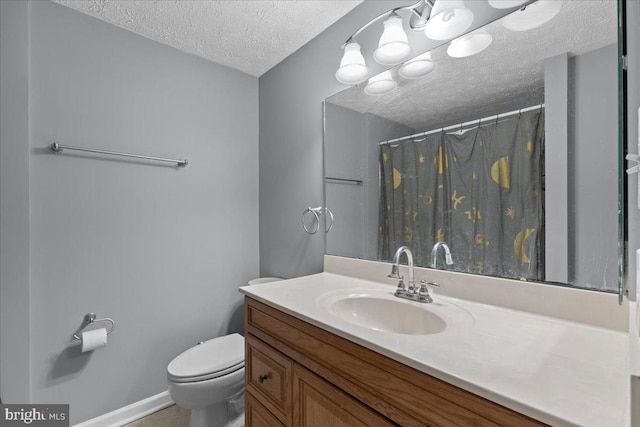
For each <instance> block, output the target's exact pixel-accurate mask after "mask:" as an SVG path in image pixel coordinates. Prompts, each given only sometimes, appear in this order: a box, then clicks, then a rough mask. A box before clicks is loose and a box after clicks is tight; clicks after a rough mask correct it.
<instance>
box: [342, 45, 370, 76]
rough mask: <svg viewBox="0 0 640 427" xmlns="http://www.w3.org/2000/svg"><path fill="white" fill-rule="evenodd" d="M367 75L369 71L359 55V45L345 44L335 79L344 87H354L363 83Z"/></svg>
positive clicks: (360, 54)
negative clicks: (344, 85)
mask: <svg viewBox="0 0 640 427" xmlns="http://www.w3.org/2000/svg"><path fill="white" fill-rule="evenodd" d="M368 75H369V69H368V68H367V65H366V64H365V62H364V57H363V56H362V53H360V45H359V44H358V43H357V42H355V41H351V42H349V43H347V45H346V46H345V47H344V55H342V60H341V61H340V68H338V71H336V79H337V80H338V81H339V82H340V83H344V84H346V85H356V84H358V83H362V82H363V81H365V80H366V79H367V76H368Z"/></svg>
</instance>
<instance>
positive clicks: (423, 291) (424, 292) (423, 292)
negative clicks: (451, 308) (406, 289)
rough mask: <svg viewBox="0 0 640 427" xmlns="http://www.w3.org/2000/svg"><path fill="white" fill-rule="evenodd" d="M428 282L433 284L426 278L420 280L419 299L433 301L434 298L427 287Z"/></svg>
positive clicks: (427, 301)
mask: <svg viewBox="0 0 640 427" xmlns="http://www.w3.org/2000/svg"><path fill="white" fill-rule="evenodd" d="M428 284H432V283H431V282H427V281H426V280H421V281H420V290H419V291H418V301H421V302H426V303H431V302H433V298H431V295H429V289H428V288H427V285H428ZM436 285H437V284H436Z"/></svg>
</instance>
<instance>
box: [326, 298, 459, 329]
mask: <svg viewBox="0 0 640 427" xmlns="http://www.w3.org/2000/svg"><path fill="white" fill-rule="evenodd" d="M329 311H331V312H332V313H333V314H334V315H336V316H338V317H341V318H342V319H344V320H346V321H347V322H351V323H354V324H356V325H358V326H363V327H366V328H369V329H376V330H378V331H384V332H393V333H396V334H410V335H417V334H420V335H423V334H424V335H426V334H437V333H438V332H442V331H443V330H444V329H445V328H446V327H447V323H446V322H445V321H444V319H443V318H441V317H440V316H438V315H437V314H435V313H432V312H431V311H429V310H426V309H424V308H421V307H415V306H413V305H409V304H406V303H405V302H403V301H400V300H398V301H394V300H389V299H382V298H375V297H367V296H362V297H352V298H344V299H339V300H337V301H335V302H334V303H333V304H332V305H331V308H330V310H329Z"/></svg>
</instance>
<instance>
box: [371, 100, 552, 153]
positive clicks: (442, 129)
mask: <svg viewBox="0 0 640 427" xmlns="http://www.w3.org/2000/svg"><path fill="white" fill-rule="evenodd" d="M539 108H544V104H538V105H533V106H531V107H527V108H522V109H520V110H514V111H509V112H508V113H501V114H496V115H495V116H489V117H485V118H482V119H480V120H478V119H476V120H470V121H468V122H464V123H460V124H457V125H451V126H447V127H444V128H439V129H434V130H430V131H427V132H420V133H416V134H413V135H408V136H403V137H400V138H396V139H390V140H388V141H382V142H380V143H379V144H378V145H385V144H391V143H394V142H402V141H405V140H407V139H413V138H418V137H421V136H427V135H431V134H433V133H438V132H444V131H447V130H452V129H461V128H463V127H465V126H469V125H479V124H480V123H481V122H488V121H492V120H497V119H501V118H504V117H508V116H513V115H514V114H520V113H525V112H527V111H532V110H537V109H539Z"/></svg>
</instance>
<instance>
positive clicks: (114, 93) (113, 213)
mask: <svg viewBox="0 0 640 427" xmlns="http://www.w3.org/2000/svg"><path fill="white" fill-rule="evenodd" d="M61 3H62V4H61ZM64 3H65V2H63V1H62V2H52V1H2V2H0V7H2V13H1V14H0V17H1V19H2V37H1V40H0V41H1V43H2V49H1V50H0V53H1V55H2V58H1V59H0V67H2V68H1V73H0V78H1V79H2V98H1V102H2V108H1V109H0V110H1V114H2V126H1V132H2V143H1V146H0V149H1V150H2V151H1V156H0V161H1V165H0V186H1V187H0V189H1V193H0V200H1V209H2V212H1V215H0V216H1V217H2V223H1V224H0V225H1V228H0V235H1V241H0V257H1V258H0V261H1V264H0V266H1V268H0V274H1V276H0V278H1V282H0V285H1V286H0V398H1V399H2V402H3V403H28V402H39V403H68V404H70V421H71V424H72V425H75V424H79V423H83V422H86V421H88V420H92V419H95V418H97V417H100V416H102V415H104V414H109V413H112V412H114V411H117V410H119V409H121V408H126V407H129V406H130V405H132V404H135V403H137V402H141V401H144V400H145V399H147V398H150V397H152V396H156V395H158V394H160V393H163V392H166V390H167V378H166V370H167V365H168V363H169V362H170V361H171V360H172V359H173V358H174V357H175V356H176V355H178V354H180V353H181V352H182V351H184V350H185V349H187V348H190V347H192V346H193V345H195V344H196V343H197V342H200V341H204V340H208V339H211V338H215V337H218V336H222V335H226V334H230V333H234V332H243V330H244V325H243V322H244V319H243V295H242V294H241V293H239V292H238V288H239V287H241V286H244V285H245V284H246V283H247V282H248V281H249V280H251V279H253V278H257V277H267V276H274V277H282V278H287V279H289V278H297V277H301V276H306V275H310V274H315V273H319V272H321V271H323V269H324V255H325V253H326V242H325V240H324V237H323V235H322V233H317V234H314V235H310V234H307V233H305V232H304V230H303V228H302V227H301V224H300V216H301V214H302V212H303V211H304V210H305V209H306V208H307V207H314V206H319V205H322V204H323V200H324V192H325V183H324V180H323V176H324V169H323V158H324V154H323V111H322V103H323V101H324V100H325V99H327V98H329V97H331V96H332V95H334V94H335V93H337V92H339V91H342V90H344V89H345V88H347V86H345V85H343V84H341V83H339V82H338V81H336V79H335V72H336V69H337V67H338V64H339V62H340V58H341V55H342V50H341V49H340V47H341V46H342V44H343V43H344V42H345V40H346V39H347V37H349V35H351V34H353V32H354V31H356V30H357V29H358V28H359V27H360V26H362V25H363V24H364V23H366V22H368V21H369V20H370V19H371V18H372V17H374V16H377V15H379V14H381V13H383V12H385V11H388V10H389V9H391V8H393V7H397V6H398V5H405V4H407V3H409V2H398V1H368V2H346V3H349V4H350V5H349V7H346V6H345V7H344V10H343V11H342V12H341V13H343V14H344V16H343V17H342V18H341V19H339V20H337V18H336V21H335V22H334V23H333V24H332V25H330V26H329V24H327V27H328V28H327V29H325V30H324V31H322V32H320V30H318V36H317V37H315V38H313V39H311V40H309V41H308V42H307V43H306V44H304V45H302V46H301V47H300V48H299V49H297V50H295V49H293V50H290V52H292V53H291V54H290V55H288V56H287V55H284V56H281V60H280V61H279V62H278V63H277V65H274V66H272V67H270V68H267V69H262V70H260V71H255V73H256V74H255V75H251V74H248V73H247V72H242V71H238V70H237V69H233V68H230V67H227V66H224V65H220V64H217V63H215V62H212V61H208V60H205V59H202V58H200V57H198V56H197V55H192V54H188V53H185V52H182V51H180V50H178V49H175V48H173V47H169V46H167V44H163V43H158V42H156V41H152V40H149V39H147V38H145V37H142V36H140V35H138V34H135V33H134V32H132V31H127V30H124V29H122V28H120V27H118V26H116V25H113V23H108V22H105V21H104V20H101V19H96V18H94V17H92V16H90V14H87V13H80V12H78V11H76V10H74V9H73V8H71V7H66V6H65V5H64ZM87 3H89V6H88V8H89V9H90V10H91V11H92V12H93V13H94V15H99V14H100V10H101V8H107V9H108V7H110V3H115V2H110V1H105V2H87ZM181 3H185V4H187V3H188V2H181ZM162 4H163V3H162V2H160V3H159V4H158V8H159V12H158V14H159V15H160V16H159V19H160V18H166V17H164V16H163V12H162V9H161V7H162ZM325 7H326V6H325ZM330 7H333V6H330ZM626 8H627V13H626V17H627V31H628V34H627V43H628V47H627V49H628V70H629V71H628V81H627V84H628V87H627V96H628V100H627V104H628V135H627V139H628V152H629V153H637V151H636V148H635V147H636V146H637V139H638V115H637V111H638V107H639V106H640V77H638V76H640V71H639V70H640V42H639V40H640V34H639V32H640V28H639V27H640V4H639V3H638V2H635V1H627V2H626ZM320 11H321V9H320V10H319V11H318V13H320ZM117 16H119V19H120V21H121V22H126V21H127V20H134V21H135V19H142V18H140V17H136V16H129V15H127V14H126V13H125V12H122V13H121V14H120V15H117ZM266 17H267V19H268V17H269V15H268V13H267V15H266ZM234 19H237V20H238V23H237V24H235V25H242V19H241V16H236V17H235V18H234ZM160 22H162V20H160ZM116 23H117V22H116ZM139 25H141V26H144V21H142V23H139ZM166 25H167V27H166V28H163V27H162V25H161V24H160V30H159V31H158V33H160V34H164V36H165V39H167V40H170V39H172V37H173V36H174V35H173V34H172V31H173V27H171V26H170V25H169V24H166ZM296 25H299V26H304V25H306V24H305V23H304V21H303V20H301V21H300V23H289V26H290V27H292V28H293V29H295V26H296ZM163 31H164V32H163ZM374 32H375V31H374ZM212 34H213V35H214V36H215V37H217V38H227V37H228V36H226V35H225V34H220V33H216V32H213V33H212ZM295 35H296V34H295V32H293V34H287V35H286V36H277V37H275V36H274V42H273V44H274V45H275V46H277V45H278V43H285V40H286V39H287V38H289V39H295ZM377 37H379V32H378V33H377V34H373V33H372V34H370V35H369V34H363V38H362V39H361V40H360V39H359V41H360V42H361V43H362V44H363V46H364V45H365V44H369V45H374V44H376V43H377V42H376V41H375V39H376V38H377ZM198 43H200V44H201V45H205V46H206V44H207V43H208V41H207V40H196V41H195V42H194V45H196V46H197V45H198ZM294 50H295V52H294ZM227 54H228V55H229V56H234V55H235V54H238V55H239V53H237V52H227ZM243 54H244V53H243ZM223 56H224V55H223ZM253 56H260V52H258V51H255V50H254V51H250V52H248V53H247V57H248V58H249V59H248V60H247V61H248V62H251V60H252V59H251V58H252V57H253ZM372 67H374V66H373V65H372ZM382 70H383V68H382V67H380V68H379V69H374V70H373V71H382ZM53 142H58V143H59V144H67V145H72V146H82V147H97V148H101V149H105V150H112V151H122V152H130V153H142V154H149V155H151V156H159V157H166V158H176V159H188V161H189V163H188V165H187V166H186V167H173V166H167V165H163V164H155V163H153V162H147V161H144V160H130V159H125V160H122V159H118V158H112V157H106V156H104V157H100V156H94V155H91V154H86V153H75V152H72V151H65V152H63V153H61V154H54V153H51V151H50V150H49V148H48V146H49V144H51V143H53ZM625 164H626V163H625ZM627 167H631V164H629V166H627ZM637 197H638V190H637V179H636V178H635V175H630V176H629V178H628V191H627V212H626V215H627V224H628V233H627V234H628V245H627V253H628V259H627V263H626V265H625V266H624V269H625V274H626V279H627V286H628V289H629V300H630V301H633V300H634V299H635V286H634V283H636V278H635V271H636V268H637V267H636V263H635V250H636V249H638V248H639V247H640V242H639V241H638V236H639V235H640V232H639V230H638V228H639V226H640V219H639V215H638V214H639V213H640V210H638V209H637V206H638V200H637ZM337 220H339V218H337ZM90 312H93V313H96V314H97V316H98V318H103V317H108V318H112V319H113V320H114V321H115V323H116V328H115V330H114V332H113V333H112V334H109V337H108V343H107V345H106V346H105V347H104V348H99V349H96V350H95V351H92V352H88V353H81V351H80V349H79V346H78V345H77V342H76V341H74V340H73V338H72V335H73V334H74V333H76V332H77V330H78V327H79V326H80V325H81V322H82V319H83V317H84V316H85V315H86V314H87V313H90Z"/></svg>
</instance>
